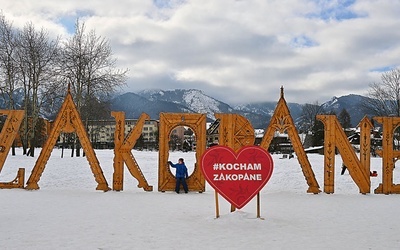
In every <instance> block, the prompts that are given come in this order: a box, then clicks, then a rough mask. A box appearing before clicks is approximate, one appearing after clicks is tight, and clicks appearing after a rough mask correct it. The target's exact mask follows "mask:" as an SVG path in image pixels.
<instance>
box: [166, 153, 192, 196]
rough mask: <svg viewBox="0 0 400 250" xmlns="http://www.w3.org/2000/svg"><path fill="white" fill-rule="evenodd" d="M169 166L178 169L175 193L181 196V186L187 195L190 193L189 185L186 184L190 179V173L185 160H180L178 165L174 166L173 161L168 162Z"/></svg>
mask: <svg viewBox="0 0 400 250" xmlns="http://www.w3.org/2000/svg"><path fill="white" fill-rule="evenodd" d="M168 164H169V165H170V166H171V167H173V168H175V169H176V173H175V178H176V186H175V192H176V193H177V194H179V190H180V189H181V184H182V186H183V190H185V193H187V192H188V191H189V189H188V186H187V183H186V178H188V176H189V175H188V171H187V167H186V165H185V162H184V161H183V158H179V160H178V163H176V164H173V163H172V162H171V161H168Z"/></svg>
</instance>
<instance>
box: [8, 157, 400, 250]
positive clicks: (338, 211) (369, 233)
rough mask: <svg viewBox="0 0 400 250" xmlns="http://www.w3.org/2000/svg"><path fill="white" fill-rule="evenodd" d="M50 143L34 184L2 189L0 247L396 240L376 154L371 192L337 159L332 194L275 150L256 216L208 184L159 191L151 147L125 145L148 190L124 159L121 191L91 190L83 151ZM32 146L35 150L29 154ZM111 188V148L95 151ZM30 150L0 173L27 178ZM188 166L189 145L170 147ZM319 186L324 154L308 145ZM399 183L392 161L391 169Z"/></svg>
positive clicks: (392, 199)
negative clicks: (314, 190) (312, 189)
mask: <svg viewBox="0 0 400 250" xmlns="http://www.w3.org/2000/svg"><path fill="white" fill-rule="evenodd" d="M69 153H70V151H69V150H66V152H65V153H64V157H63V158H61V157H60V156H61V151H60V150H59V149H55V150H54V151H53V153H52V155H51V158H50V160H49V162H48V164H47V165H46V168H45V170H44V172H43V175H42V177H41V179H40V181H39V183H38V184H39V186H40V189H39V190H35V191H28V190H22V189H11V190H9V189H2V190H0V249H400V216H399V214H398V213H400V212H399V211H400V210H399V207H400V195H376V194H373V190H374V189H375V188H376V187H377V186H378V184H379V183H380V182H381V159H380V158H372V160H371V162H372V163H371V169H372V170H377V172H378V177H371V183H372V185H371V194H367V195H362V194H359V190H358V188H357V186H356V185H355V184H354V183H353V181H352V179H351V177H350V176H349V174H348V172H346V173H345V175H340V170H341V158H340V156H339V155H338V156H337V159H336V173H335V174H336V177H335V193H334V194H324V193H320V194H318V195H314V194H307V193H306V190H307V184H306V181H305V179H304V176H303V174H302V172H301V168H300V166H299V164H298V162H297V159H296V158H295V159H279V158H280V157H281V155H273V159H274V164H275V168H274V173H273V174H272V177H271V179H270V181H269V182H268V183H267V185H266V186H265V187H264V188H263V189H262V191H261V216H262V219H259V218H256V201H255V199H253V200H252V201H251V202H250V203H249V204H247V205H246V206H245V207H244V208H242V209H241V210H237V211H236V212H233V213H230V212H229V211H230V204H228V203H227V202H226V201H225V200H224V199H223V198H222V197H221V196H219V204H220V215H221V216H220V218H218V219H215V201H214V190H213V189H212V188H211V187H210V186H208V185H207V189H206V192H204V193H197V192H190V193H189V194H176V193H174V192H165V193H161V192H158V191H157V187H158V184H157V181H158V180H157V178H158V152H139V151H133V155H134V156H135V158H136V160H137V162H138V163H139V165H140V168H141V170H142V172H143V173H144V175H145V177H146V179H147V181H148V182H149V184H150V185H152V186H153V188H154V191H153V192H146V191H143V189H139V188H137V181H136V179H134V178H133V177H132V176H131V175H130V174H129V172H128V171H127V169H126V168H125V182H124V191H122V192H115V191H109V192H102V191H96V190H95V188H96V186H97V183H96V182H95V180H94V177H93V174H92V173H91V171H90V168H89V165H88V163H87V161H86V158H82V157H80V158H77V157H74V158H71V157H69ZM36 155H37V156H38V155H39V152H37V153H36ZM96 155H97V157H98V159H99V161H100V165H101V167H102V169H103V172H104V175H105V177H106V179H107V181H108V184H109V186H110V187H112V173H113V167H112V163H113V151H112V150H97V151H96ZM37 156H36V157H35V158H31V157H26V156H22V155H21V153H20V149H19V150H18V155H17V156H9V157H8V158H7V161H6V163H5V165H4V167H3V170H2V172H1V173H0V181H1V182H6V181H7V182H8V181H11V180H12V179H14V177H15V175H16V173H17V170H18V168H21V167H23V168H25V169H26V173H25V174H26V177H25V178H26V180H27V179H28V178H29V175H30V173H31V169H32V168H33V166H34V164H35V161H36V159H37ZM170 156H171V158H170V159H171V160H172V161H173V162H176V161H177V159H178V158H179V157H183V158H185V160H186V164H187V165H188V166H189V167H191V169H193V167H192V166H193V163H194V153H182V152H171V153H170ZM308 158H309V160H310V162H311V165H312V167H313V170H314V173H315V175H316V178H317V180H318V183H319V185H320V187H321V190H323V184H324V183H323V156H321V155H317V154H309V155H308ZM394 172H395V177H394V179H395V181H394V182H395V183H399V182H400V178H399V172H400V168H399V167H396V168H395V170H394Z"/></svg>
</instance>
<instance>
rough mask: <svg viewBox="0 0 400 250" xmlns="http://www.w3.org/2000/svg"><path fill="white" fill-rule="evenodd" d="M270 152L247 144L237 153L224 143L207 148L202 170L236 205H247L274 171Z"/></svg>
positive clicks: (216, 188) (207, 178) (240, 206)
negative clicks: (223, 144)
mask: <svg viewBox="0 0 400 250" xmlns="http://www.w3.org/2000/svg"><path fill="white" fill-rule="evenodd" d="M273 168H274V166H273V161H272V157H271V155H270V154H269V153H268V152H267V151H266V150H265V149H263V148H261V147H258V146H246V147H243V148H241V149H240V150H239V152H238V153H237V154H235V152H234V151H233V150H232V149H231V148H229V147H225V146H214V147H211V148H209V149H207V150H206V152H205V153H204V154H203V156H202V160H201V170H202V171H203V174H204V176H205V178H206V180H207V181H208V183H209V184H210V185H211V186H212V187H213V188H214V189H215V190H216V191H217V192H218V193H220V194H221V195H222V196H223V197H224V198H225V199H226V200H228V201H229V202H230V203H231V204H233V205H234V206H235V207H237V208H242V207H244V206H245V205H246V204H247V203H248V202H249V201H250V200H251V199H252V198H253V197H254V196H255V195H256V194H257V193H258V192H259V191H260V190H261V189H262V188H263V187H264V186H265V184H267V182H268V180H269V179H270V177H271V175H272V170H273Z"/></svg>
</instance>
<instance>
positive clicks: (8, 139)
mask: <svg viewBox="0 0 400 250" xmlns="http://www.w3.org/2000/svg"><path fill="white" fill-rule="evenodd" d="M24 113H25V112H24V111H23V110H0V115H7V118H6V121H5V123H4V126H3V129H2V130H1V133H0V173H1V170H2V169H3V166H4V162H5V161H6V159H7V155H8V152H9V151H10V148H11V145H12V143H13V142H14V139H15V137H16V135H17V133H18V129H19V126H20V125H21V122H22V119H23V117H24ZM24 181H25V168H20V169H18V173H17V177H15V179H14V180H13V181H11V182H0V188H24Z"/></svg>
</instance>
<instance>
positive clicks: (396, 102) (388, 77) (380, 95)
mask: <svg viewBox="0 0 400 250" xmlns="http://www.w3.org/2000/svg"><path fill="white" fill-rule="evenodd" d="M367 96H368V97H369V99H368V100H367V101H366V103H364V104H363V106H365V108H367V109H368V110H370V111H371V113H373V114H375V115H377V116H400V68H397V69H393V70H390V71H388V72H385V73H383V74H382V76H381V82H379V83H372V84H370V90H369V91H368V94H367Z"/></svg>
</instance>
